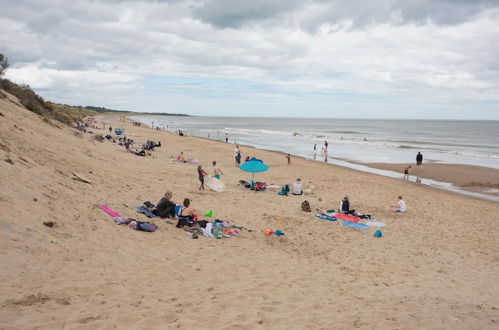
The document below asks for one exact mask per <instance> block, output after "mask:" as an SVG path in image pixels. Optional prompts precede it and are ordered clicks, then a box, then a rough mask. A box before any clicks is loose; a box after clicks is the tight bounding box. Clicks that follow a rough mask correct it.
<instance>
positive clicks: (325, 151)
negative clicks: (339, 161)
mask: <svg viewBox="0 0 499 330" xmlns="http://www.w3.org/2000/svg"><path fill="white" fill-rule="evenodd" d="M324 161H325V162H326V163H327V148H324Z"/></svg>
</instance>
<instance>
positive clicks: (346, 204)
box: [338, 196, 407, 215]
mask: <svg viewBox="0 0 499 330" xmlns="http://www.w3.org/2000/svg"><path fill="white" fill-rule="evenodd" d="M398 199H399V200H398V203H397V205H394V206H393V207H394V208H395V209H394V210H393V212H400V213H404V212H406V211H407V205H406V203H405V201H404V199H403V198H402V196H399V197H398ZM338 213H343V214H353V215H356V212H355V210H352V209H350V201H349V200H348V196H345V197H343V199H342V200H341V202H340V208H339V209H338Z"/></svg>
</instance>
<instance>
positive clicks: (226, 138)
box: [225, 133, 229, 143]
mask: <svg viewBox="0 0 499 330" xmlns="http://www.w3.org/2000/svg"><path fill="white" fill-rule="evenodd" d="M228 142H229V134H227V133H225V143H228Z"/></svg>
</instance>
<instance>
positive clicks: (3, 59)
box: [0, 53, 10, 77]
mask: <svg viewBox="0 0 499 330" xmlns="http://www.w3.org/2000/svg"><path fill="white" fill-rule="evenodd" d="M9 66H10V63H9V59H8V58H7V56H4V55H3V54H2V53H0V77H1V76H3V75H4V73H5V70H7V68H8V67H9Z"/></svg>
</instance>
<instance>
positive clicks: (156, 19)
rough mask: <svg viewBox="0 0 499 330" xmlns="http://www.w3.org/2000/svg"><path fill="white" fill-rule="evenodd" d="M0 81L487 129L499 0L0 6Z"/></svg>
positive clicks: (210, 106) (197, 107)
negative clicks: (2, 62) (3, 66)
mask: <svg viewBox="0 0 499 330" xmlns="http://www.w3.org/2000/svg"><path fill="white" fill-rule="evenodd" d="M0 8H1V9H2V10H1V11H0V26H2V32H1V33H0V53H3V54H4V55H6V56H7V57H8V58H9V61H10V62H11V64H12V65H11V67H10V68H9V69H8V70H7V72H6V75H5V76H6V78H8V79H10V80H13V81H15V82H17V83H22V84H28V85H30V86H31V88H33V89H34V90H35V91H36V92H38V93H39V94H40V95H41V96H42V97H44V98H45V99H46V100H50V101H54V102H58V103H65V104H70V105H92V106H102V107H107V108H110V109H119V110H131V111H139V112H168V113H184V114H190V115H201V116H262V117H267V116H271V117H305V118H306V117H332V118H402V119H404V118H407V119H473V120H499V54H498V53H499V0H364V1H361V0H329V1H328V0H273V1H272V0H268V1H263V0H251V1H248V0H183V1H181V0H136V1H122V0H85V1H84V0H72V1H67V0H16V1H12V0H0Z"/></svg>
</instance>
